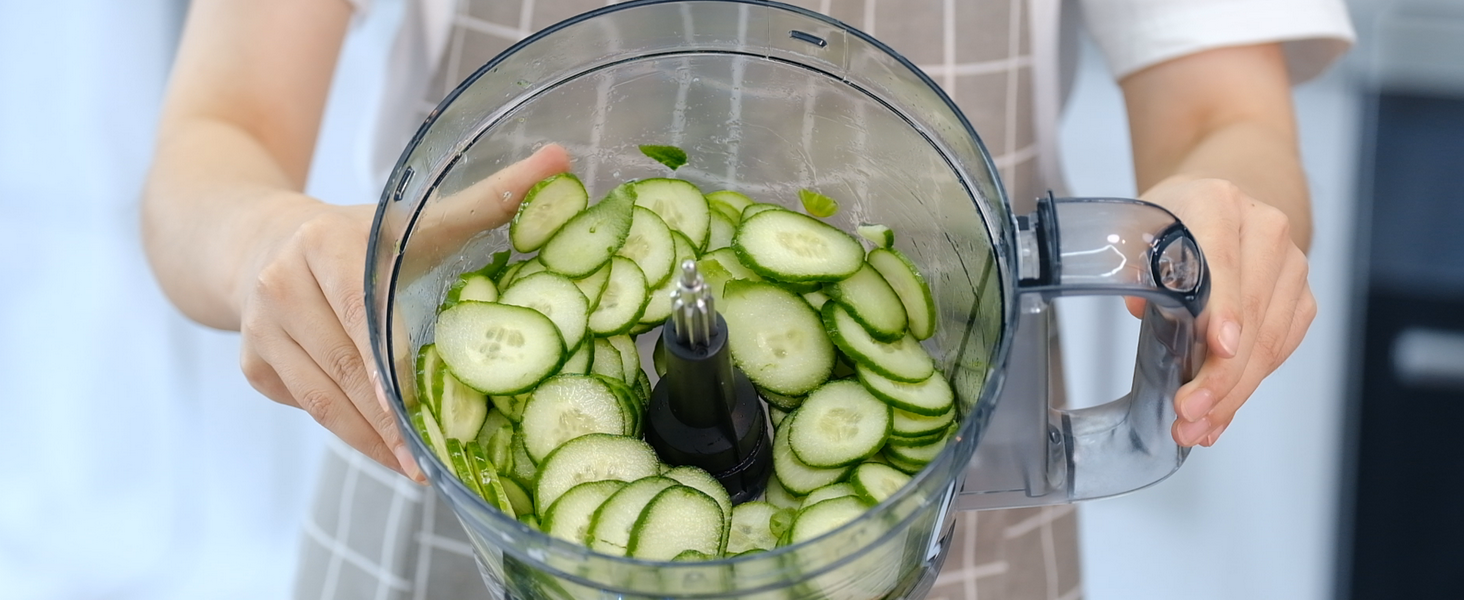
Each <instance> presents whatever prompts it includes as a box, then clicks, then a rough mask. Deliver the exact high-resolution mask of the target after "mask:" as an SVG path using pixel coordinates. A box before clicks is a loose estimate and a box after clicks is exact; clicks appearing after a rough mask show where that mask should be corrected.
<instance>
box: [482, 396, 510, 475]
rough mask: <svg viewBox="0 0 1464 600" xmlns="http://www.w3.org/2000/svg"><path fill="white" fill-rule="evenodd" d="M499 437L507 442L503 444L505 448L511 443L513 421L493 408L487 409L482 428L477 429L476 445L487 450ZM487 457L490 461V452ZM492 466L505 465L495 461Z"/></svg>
mask: <svg viewBox="0 0 1464 600" xmlns="http://www.w3.org/2000/svg"><path fill="white" fill-rule="evenodd" d="M499 437H503V438H504V439H506V440H508V442H505V443H504V444H505V445H504V447H505V448H506V447H508V446H509V445H510V442H512V441H513V421H510V420H509V419H508V417H506V416H504V415H503V411H501V410H498V408H497V407H494V408H490V409H488V416H486V417H483V427H481V428H479V429H478V437H477V443H478V445H479V446H481V447H483V448H484V449H487V448H490V447H491V446H493V445H494V443H495V442H494V440H495V439H497V438H499ZM488 457H489V458H490V459H491V458H492V453H491V452H490V453H489V454H488ZM493 464H494V465H495V466H503V465H505V464H507V463H505V462H500V461H496V460H495V461H493Z"/></svg>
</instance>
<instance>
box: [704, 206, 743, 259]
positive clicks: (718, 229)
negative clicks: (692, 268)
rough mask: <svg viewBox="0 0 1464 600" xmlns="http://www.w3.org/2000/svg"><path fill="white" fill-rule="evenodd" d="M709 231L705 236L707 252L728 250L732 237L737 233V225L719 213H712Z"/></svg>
mask: <svg viewBox="0 0 1464 600" xmlns="http://www.w3.org/2000/svg"><path fill="white" fill-rule="evenodd" d="M710 223H711V229H710V232H709V233H708V234H707V251H709V252H710V251H712V250H719V249H721V248H730V247H731V246H732V236H733V235H736V233H737V223H736V222H735V221H733V220H732V219H730V218H728V217H727V215H725V214H722V213H721V212H720V211H715V210H714V211H712V219H711V221H710Z"/></svg>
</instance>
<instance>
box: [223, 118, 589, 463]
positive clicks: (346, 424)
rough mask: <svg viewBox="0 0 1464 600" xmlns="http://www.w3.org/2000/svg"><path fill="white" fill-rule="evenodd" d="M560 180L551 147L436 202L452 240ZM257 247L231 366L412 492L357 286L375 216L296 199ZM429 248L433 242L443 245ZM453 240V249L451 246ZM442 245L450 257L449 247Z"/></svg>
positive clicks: (486, 225) (490, 224) (365, 208)
mask: <svg viewBox="0 0 1464 600" xmlns="http://www.w3.org/2000/svg"><path fill="white" fill-rule="evenodd" d="M568 169H569V156H568V154H567V153H565V151H564V149H563V148H561V147H559V146H556V145H548V146H545V147H544V148H541V149H540V150H539V151H537V152H535V153H534V154H533V155H532V156H530V157H529V158H526V159H524V160H522V161H520V162H517V163H514V164H513V165H510V166H509V167H507V168H505V169H503V170H502V171H499V172H498V173H496V174H494V175H493V176H491V177H488V178H487V179H484V180H483V181H482V182H479V183H478V184H476V185H474V186H472V187H470V188H468V189H467V190H464V191H463V192H461V193H459V194H456V195H455V196H453V197H450V198H444V199H442V200H439V201H435V202H434V204H436V205H437V206H433V207H430V208H429V210H434V211H436V210H440V211H442V213H443V215H451V216H452V217H453V218H451V219H447V218H444V219H428V222H439V223H450V224H451V230H452V231H458V232H463V233H464V234H467V233H468V232H471V233H477V232H479V231H483V230H486V229H492V228H495V227H498V226H500V225H502V224H504V223H506V222H508V220H509V219H511V218H512V217H513V215H514V213H515V212H516V211H517V210H518V205H519V202H520V201H521V200H522V199H523V196H524V193H525V192H527V191H528V189H529V188H530V187H531V186H533V184H534V183H536V182H538V181H539V180H541V179H543V178H545V177H548V176H549V175H553V174H555V173H559V172H563V171H566V170H568ZM282 200H283V201H282V202H281V205H282V206H284V207H285V208H284V209H282V210H280V211H279V214H277V215H276V217H275V218H273V219H271V220H270V221H271V223H272V225H271V228H270V229H271V232H266V233H265V234H264V235H262V236H260V237H259V238H258V243H257V244H255V246H254V252H253V256H251V257H249V259H248V260H246V261H244V262H243V263H242V265H241V271H242V272H241V273H240V277H241V279H243V280H242V281H240V282H239V285H237V287H236V289H238V290H240V294H241V297H240V298H238V300H237V302H238V304H237V306H239V309H240V313H239V314H240V331H241V333H242V334H243V343H242V345H241V349H240V365H241V367H242V368H243V371H244V375H245V377H246V378H247V379H248V380H249V383H250V384H251V385H253V386H254V388H255V389H256V390H259V392H260V393H262V394H264V395H265V396H267V397H269V398H270V399H272V400H274V401H275V402H279V403H281V404H284V405H287V406H294V407H297V408H300V409H302V410H304V411H305V412H307V413H309V414H310V416H311V417H313V418H314V419H315V420H316V421H317V422H319V423H320V424H321V425H322V426H324V427H325V428H326V429H329V430H330V431H331V432H332V433H334V434H335V435H336V436H338V437H340V439H341V440H343V441H345V442H346V443H347V444H350V445H351V447H353V448H355V449H357V450H359V451H361V452H362V453H364V454H366V455H367V456H369V457H371V458H372V459H374V460H376V461H377V462H379V463H381V464H383V465H386V466H387V467H389V468H391V469H394V470H396V471H398V472H400V473H402V474H404V475H406V476H408V477H410V478H412V479H414V480H416V481H418V482H422V481H425V479H424V478H423V476H422V473H421V470H420V469H418V468H417V465H416V462H415V461H414V460H413V459H412V454H411V452H410V451H409V450H408V449H407V446H406V443H405V442H404V441H403V437H402V434H401V432H400V431H398V430H397V427H396V421H395V420H394V419H393V417H392V414H391V410H390V409H389V408H388V406H387V403H386V395H385V392H384V388H383V385H382V378H381V374H380V373H378V372H377V369H376V367H375V361H374V360H372V350H371V343H370V338H369V335H368V330H367V327H368V324H367V322H366V302H365V297H364V288H365V286H364V285H363V275H364V273H365V272H366V249H367V243H368V239H369V237H370V231H371V224H372V218H373V212H374V208H375V207H373V206H370V205H356V206H335V205H328V204H323V203H320V202H317V201H315V200H313V199H310V198H307V197H305V196H301V195H291V196H290V197H287V198H282ZM437 241H439V242H442V240H441V239H438V240H437ZM459 241H461V240H459ZM448 242H449V243H447V244H442V243H439V244H437V245H440V246H453V247H457V245H456V244H452V243H451V240H449V241H448Z"/></svg>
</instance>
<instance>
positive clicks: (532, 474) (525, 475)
mask: <svg viewBox="0 0 1464 600" xmlns="http://www.w3.org/2000/svg"><path fill="white" fill-rule="evenodd" d="M509 454H510V455H512V456H513V459H512V461H511V462H512V463H513V466H512V470H510V471H509V472H507V473H505V474H506V475H508V478H509V479H512V480H514V481H515V482H517V483H518V484H519V485H521V486H523V488H524V490H525V491H527V490H532V489H534V480H535V479H538V477H539V466H538V465H536V464H534V457H532V456H529V451H528V449H527V448H525V447H524V432H523V430H521V429H518V428H514V430H513V443H512V444H511V445H509Z"/></svg>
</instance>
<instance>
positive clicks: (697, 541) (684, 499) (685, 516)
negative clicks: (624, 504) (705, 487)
mask: <svg viewBox="0 0 1464 600" xmlns="http://www.w3.org/2000/svg"><path fill="white" fill-rule="evenodd" d="M725 529H726V526H725V525H724V524H723V518H722V509H721V507H719V506H717V501H716V500H713V499H711V497H709V496H707V495H706V494H703V493H701V492H699V491H697V490H695V489H692V488H689V487H686V486H683V485H676V486H672V487H669V488H666V489H665V490H662V491H661V493H659V494H656V497H655V498H653V499H652V500H651V503H650V504H647V505H646V510H645V512H643V513H641V516H640V518H639V519H637V520H636V522H635V527H634V528H633V529H631V532H630V545H629V546H628V547H626V554H628V555H629V556H631V557H634V558H640V559H644V560H670V559H672V558H675V557H676V555H678V554H681V553H682V552H685V551H687V550H695V551H697V552H700V553H702V554H706V555H711V556H718V555H720V554H721V549H722V532H723V531H724V530H725Z"/></svg>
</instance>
